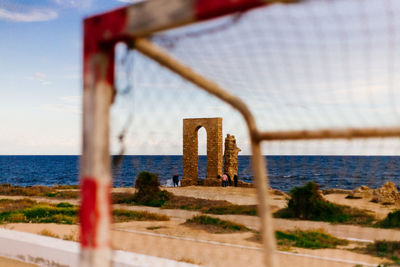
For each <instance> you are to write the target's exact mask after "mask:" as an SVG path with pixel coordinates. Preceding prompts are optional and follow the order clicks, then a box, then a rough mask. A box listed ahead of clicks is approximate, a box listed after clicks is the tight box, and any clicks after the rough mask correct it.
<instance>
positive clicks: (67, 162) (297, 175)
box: [0, 155, 400, 192]
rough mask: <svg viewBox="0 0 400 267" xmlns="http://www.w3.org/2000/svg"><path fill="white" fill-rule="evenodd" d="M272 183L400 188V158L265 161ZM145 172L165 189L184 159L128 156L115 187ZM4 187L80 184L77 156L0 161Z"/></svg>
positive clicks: (245, 168) (246, 177)
mask: <svg viewBox="0 0 400 267" xmlns="http://www.w3.org/2000/svg"><path fill="white" fill-rule="evenodd" d="M265 158H266V162H267V166H266V168H267V171H268V177H269V183H270V186H271V187H272V188H275V189H279V190H282V191H285V192H288V191H290V190H291V189H292V188H293V187H295V186H302V185H304V184H305V183H306V182H308V181H314V182H316V183H318V184H319V185H320V187H321V188H342V189H354V188H356V187H358V186H361V185H367V186H369V187H372V188H376V187H380V186H382V184H384V183H385V182H386V181H393V182H395V184H396V186H398V187H399V186H400V157H398V156H266V157H265ZM206 162H207V157H206V156H199V168H198V169H199V170H198V174H199V179H204V178H205V174H206V168H207V167H206ZM141 171H149V172H152V173H156V174H157V175H158V177H159V181H160V183H161V184H162V185H165V186H172V176H173V175H174V174H178V175H179V177H180V178H181V177H182V156H170V155H167V156H124V157H123V160H122V163H121V164H120V165H118V166H113V170H112V172H113V177H114V179H113V183H114V186H115V187H127V186H133V185H134V182H135V178H136V176H137V175H138V173H140V172H141ZM238 176H239V180H242V181H245V182H248V183H252V182H253V173H252V169H251V156H239V157H238ZM0 183H1V184H5V183H7V184H12V185H19V186H32V185H47V186H53V185H72V184H78V183H79V156H0Z"/></svg>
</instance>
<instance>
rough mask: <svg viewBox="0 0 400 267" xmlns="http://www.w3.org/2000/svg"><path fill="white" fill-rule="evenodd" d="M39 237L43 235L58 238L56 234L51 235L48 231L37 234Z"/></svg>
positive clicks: (44, 230)
mask: <svg viewBox="0 0 400 267" xmlns="http://www.w3.org/2000/svg"><path fill="white" fill-rule="evenodd" d="M38 234H39V235H44V236H49V237H54V238H60V237H59V236H58V235H57V234H55V233H53V232H52V231H50V230H47V229H43V230H42V231H40V232H39V233H38Z"/></svg>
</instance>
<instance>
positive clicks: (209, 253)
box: [0, 187, 400, 266]
mask: <svg viewBox="0 0 400 267" xmlns="http://www.w3.org/2000/svg"><path fill="white" fill-rule="evenodd" d="M166 190H168V191H170V192H172V193H174V194H176V195H183V196H192V197H197V198H206V199H215V200H228V201H230V202H232V203H235V204H255V203H256V200H255V197H256V193H255V190H254V189H253V188H215V187H214V188H208V187H186V188H166ZM113 191H117V192H133V191H134V189H132V188H118V189H114V190H113ZM271 196H272V199H273V203H272V205H273V206H274V209H277V208H280V207H284V206H285V205H286V200H285V197H284V196H278V195H271ZM0 198H13V199H17V198H24V197H20V196H14V197H10V196H0ZM32 199H35V200H37V201H44V202H51V203H59V202H70V203H73V204H79V200H77V199H72V200H69V199H63V200H58V199H49V198H32ZM327 199H329V200H336V199H337V201H338V202H339V201H347V202H346V204H347V205H349V204H348V202H349V200H346V199H344V195H341V194H332V195H327ZM343 199H344V200H343ZM350 201H351V202H350V204H351V205H358V206H359V205H360V203H358V202H355V201H354V200H350ZM363 203H364V204H366V205H368V207H370V208H371V207H373V208H374V209H377V207H379V205H378V204H376V203H365V201H364V202H363ZM375 205H377V206H375ZM113 206H114V208H124V209H129V210H142V211H149V212H155V213H159V214H165V215H168V216H170V217H171V220H170V221H168V222H128V223H118V224H114V225H113V246H114V248H115V249H122V250H128V251H134V252H139V253H144V254H147V255H154V256H160V257H164V258H170V259H174V260H179V261H187V262H193V263H197V264H204V265H207V266H246V265H248V266H261V265H262V253H261V251H260V244H259V243H256V242H252V241H249V240H248V239H249V238H250V237H252V236H253V233H251V232H246V233H238V234H236V233H235V234H211V233H207V232H205V231H204V230H201V229H194V228H191V227H188V226H186V225H183V223H184V222H185V220H186V219H188V218H191V217H193V216H194V215H198V214H200V213H199V212H196V211H187V210H169V209H160V208H154V207H145V206H128V205H113ZM371 209H372V208H371ZM389 211H390V209H387V210H385V213H386V214H387V212H389ZM380 214H384V212H382V213H380ZM210 216H215V217H219V218H221V219H226V220H231V221H234V222H237V223H241V224H244V225H246V226H247V227H248V228H251V229H254V230H258V228H259V218H258V217H255V216H244V215H210ZM274 225H275V229H277V230H292V229H296V228H301V229H321V228H322V229H324V230H325V231H326V232H328V233H330V234H332V235H335V236H338V237H341V238H355V239H364V240H377V239H386V240H396V241H398V240H400V231H397V230H390V229H377V228H367V227H360V226H354V225H334V224H329V223H325V222H312V221H300V220H285V219H274ZM5 227H7V228H9V229H14V230H19V231H26V232H31V233H40V232H41V231H42V230H43V229H46V230H50V231H51V232H53V233H55V234H57V235H58V236H59V237H60V238H71V236H72V237H73V238H74V239H76V240H77V239H78V235H79V229H78V226H77V225H57V224H8V225H5ZM278 254H279V260H280V262H281V266H295V265H299V266H354V265H356V264H357V263H360V262H364V263H370V264H374V265H375V266H376V264H378V263H380V262H382V259H379V258H375V257H371V256H368V255H361V254H356V253H353V252H350V251H344V250H339V249H324V250H309V249H298V248H296V249H292V250H291V251H289V252H283V251H281V252H279V253H278ZM313 257H317V258H313Z"/></svg>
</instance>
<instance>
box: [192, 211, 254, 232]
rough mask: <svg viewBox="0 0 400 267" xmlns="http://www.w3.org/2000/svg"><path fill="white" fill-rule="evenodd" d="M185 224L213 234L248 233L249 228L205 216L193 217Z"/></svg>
mask: <svg viewBox="0 0 400 267" xmlns="http://www.w3.org/2000/svg"><path fill="white" fill-rule="evenodd" d="M185 224H186V225H188V226H192V227H193V226H195V227H197V228H201V229H203V230H206V231H207V232H210V233H215V234H219V233H232V232H243V231H244V232H247V231H250V229H249V228H247V227H246V226H244V225H242V224H238V223H234V222H231V221H227V220H221V219H218V218H214V217H210V216H206V215H200V216H194V217H193V218H191V219H187V220H186V222H185Z"/></svg>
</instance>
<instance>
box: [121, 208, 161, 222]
mask: <svg viewBox="0 0 400 267" xmlns="http://www.w3.org/2000/svg"><path fill="white" fill-rule="evenodd" d="M113 220H114V222H127V221H169V217H168V216H167V215H162V214H156V213H151V212H147V211H134V210H124V209H117V210H113Z"/></svg>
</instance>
